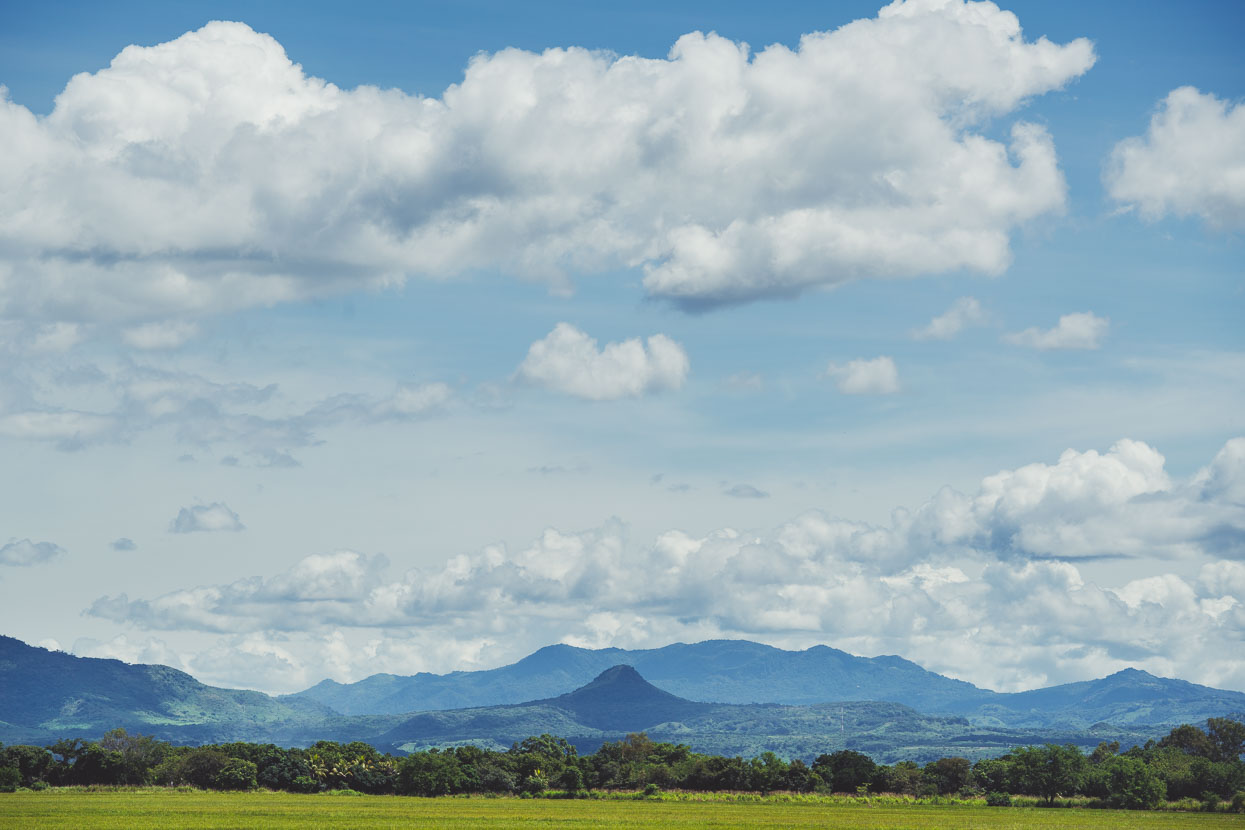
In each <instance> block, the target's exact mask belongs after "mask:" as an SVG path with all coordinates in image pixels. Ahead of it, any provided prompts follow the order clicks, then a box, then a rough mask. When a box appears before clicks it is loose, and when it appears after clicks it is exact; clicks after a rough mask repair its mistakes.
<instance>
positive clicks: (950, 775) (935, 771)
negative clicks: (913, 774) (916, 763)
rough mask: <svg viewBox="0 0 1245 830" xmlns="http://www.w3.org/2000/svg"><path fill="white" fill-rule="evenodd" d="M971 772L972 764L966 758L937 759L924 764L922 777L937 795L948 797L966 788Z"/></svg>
mask: <svg viewBox="0 0 1245 830" xmlns="http://www.w3.org/2000/svg"><path fill="white" fill-rule="evenodd" d="M972 770H973V765H972V762H971V761H969V760H968V759H967V758H939V759H938V760H937V761H931V762H929V763H928V764H926V765H925V769H924V770H923V771H922V775H923V777H924V778H925V781H926V782H928V783H930V784H933V785H934V786H935V787H936V788H937V789H938V794H939V795H949V794H951V793H955V792H959V791H960V790H962V789H964V787H966V786H968V780H969V775H970V774H971V773H972Z"/></svg>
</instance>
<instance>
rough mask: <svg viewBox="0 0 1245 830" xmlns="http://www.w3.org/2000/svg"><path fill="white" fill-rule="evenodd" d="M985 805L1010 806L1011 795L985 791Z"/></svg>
mask: <svg viewBox="0 0 1245 830" xmlns="http://www.w3.org/2000/svg"><path fill="white" fill-rule="evenodd" d="M986 806H987V807H1010V806H1012V797H1011V796H1010V795H1008V794H1007V793H986Z"/></svg>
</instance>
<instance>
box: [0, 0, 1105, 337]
mask: <svg viewBox="0 0 1245 830" xmlns="http://www.w3.org/2000/svg"><path fill="white" fill-rule="evenodd" d="M1093 62H1094V54H1093V49H1092V46H1091V45H1090V43H1089V42H1088V41H1086V40H1084V39H1078V40H1075V41H1073V42H1071V43H1069V44H1066V45H1057V44H1054V43H1051V42H1049V41H1047V40H1045V39H1039V40H1037V41H1035V42H1029V41H1026V40H1025V39H1024V37H1023V34H1022V32H1021V28H1020V24H1019V22H1018V20H1017V18H1016V17H1015V16H1014V15H1013V14H1011V13H1010V12H1006V11H1002V10H1000V9H998V8H997V7H996V6H995V5H994V4H992V3H965V2H961V0H909V1H908V2H896V3H892V4H891V5H889V6H887V7H886V8H884V9H882V10H881V12H879V14H878V16H877V18H875V19H869V20H860V21H856V22H854V23H851V24H849V25H847V26H844V27H842V28H840V29H838V30H835V31H832V32H821V33H813V34H808V35H805V36H804V37H802V39H801V41H800V45H799V47H798V49H796V50H790V49H788V48H785V47H783V46H778V45H776V46H770V47H768V48H766V49H764V50H763V51H760V52H758V53H755V54H752V53H750V51H749V49H748V47H747V46H746V45H745V44H741V43H735V42H732V41H730V40H727V39H724V38H722V37H718V36H716V35H713V34H709V35H704V34H701V33H693V34H688V35H685V36H684V37H682V38H680V39H679V40H678V42H677V43H675V44H674V46H673V47H672V48H671V50H670V53H669V56H668V58H666V59H643V58H638V57H617V56H614V55H609V54H603V53H599V52H591V51H588V50H585V49H580V48H568V49H550V50H548V51H546V52H544V53H542V54H533V53H530V52H524V51H520V50H516V49H507V50H504V51H502V52H499V53H496V54H493V55H480V56H478V57H476V58H474V59H473V60H472V61H471V63H470V65H469V66H468V68H467V70H466V73H465V76H464V78H463V80H462V82H461V83H459V84H456V85H454V86H451V87H450V88H448V89H447V90H446V91H445V92H444V94H443V95H442V96H441V97H440V98H423V97H418V96H411V95H407V94H404V93H403V92H401V91H398V90H380V89H376V88H373V87H360V88H358V89H355V90H343V89H339V88H337V87H335V86H334V85H332V84H330V83H326V82H325V81H323V80H320V79H317V78H313V77H308V76H307V75H306V74H305V73H304V72H303V70H302V68H301V66H299V65H298V64H296V63H293V62H291V60H290V58H289V57H287V55H286V54H285V51H284V50H283V49H282V47H281V45H280V44H279V43H278V42H277V41H275V40H274V39H273V38H271V37H270V36H268V35H265V34H260V33H257V32H255V31H253V30H251V29H250V28H249V27H247V26H246V25H244V24H242V23H227V22H214V23H210V24H208V25H206V26H204V27H203V28H202V29H200V30H198V31H195V32H189V33H187V34H185V35H183V36H182V37H179V38H177V39H176V40H174V41H171V42H168V43H163V44H160V45H157V46H152V47H140V46H130V47H127V48H126V49H124V50H123V51H122V52H121V53H120V54H119V55H117V56H116V58H115V59H114V60H113V61H112V63H111V64H110V65H109V66H108V67H107V68H105V69H102V70H100V71H98V72H95V73H82V74H79V75H76V76H75V77H74V78H73V79H72V80H71V81H70V82H69V83H68V85H67V86H66V87H65V89H64V91H63V92H62V93H61V94H60V96H58V98H57V100H56V105H55V108H54V110H53V111H52V112H51V113H50V114H49V115H48V116H46V117H36V116H35V115H33V114H32V113H31V112H30V111H29V110H27V109H25V108H24V107H22V106H19V105H16V104H14V103H12V102H9V101H7V100H4V99H3V98H0V191H2V192H5V193H8V194H17V195H18V198H12V199H6V200H3V201H0V316H9V317H16V316H25V317H30V316H36V317H42V318H44V319H49V320H66V321H72V320H84V319H86V320H89V319H99V320H121V321H123V320H131V321H140V323H141V321H142V320H144V319H151V320H159V319H163V318H165V317H168V316H170V315H173V316H177V315H194V314H199V313H205V312H212V311H219V310H225V309H232V308H238V307H244V306H252V305H263V304H270V303H275V302H280V301H285V300H290V299H296V298H302V297H306V296H310V295H316V294H319V293H322V292H326V291H334V290H342V289H355V288H361V287H369V286H382V285H387V284H394V283H399V282H401V281H402V280H404V279H406V278H407V277H408V276H411V275H426V276H433V277H445V276H449V275H453V274H457V273H460V272H464V271H470V270H472V269H479V268H499V269H502V270H506V271H510V272H513V273H515V274H517V275H520V276H524V277H528V278H536V279H542V280H552V281H559V280H564V279H565V278H566V277H568V276H569V275H571V274H574V273H579V272H587V271H594V270H606V269H617V268H620V267H641V268H643V270H644V273H645V276H644V284H645V287H646V289H647V291H648V292H649V293H650V294H651V295H653V296H656V297H662V298H668V299H671V300H674V301H677V302H680V303H683V304H686V305H693V306H696V305H701V306H703V305H712V304H717V303H724V302H735V301H744V300H748V299H751V298H756V297H762V296H771V295H789V294H793V293H796V292H799V291H801V290H803V289H805V288H807V287H809V286H814V285H822V284H831V283H837V282H841V281H844V280H848V279H853V278H862V277H887V276H907V275H913V274H919V273H929V272H943V271H948V270H952V269H961V268H968V269H974V270H978V271H983V272H988V273H997V272H999V271H1001V270H1002V269H1004V268H1005V267H1006V266H1007V264H1008V261H1009V256H1010V254H1009V235H1010V233H1011V232H1012V230H1013V229H1014V228H1015V227H1016V226H1018V225H1019V224H1021V223H1024V222H1025V221H1027V220H1030V219H1032V218H1034V217H1036V216H1040V215H1042V214H1046V213H1050V212H1057V211H1059V210H1061V209H1062V207H1063V205H1064V190H1065V186H1064V180H1063V177H1062V175H1061V173H1060V172H1059V170H1058V168H1057V165H1056V158H1055V149H1054V146H1053V144H1052V142H1051V139H1050V137H1049V136H1048V135H1047V134H1046V132H1045V131H1044V130H1043V129H1042V128H1041V127H1039V126H1037V125H1034V124H1029V123H1020V122H1017V123H1015V124H1013V125H1012V126H1011V130H1010V138H1009V139H1008V142H1007V143H1006V144H1004V143H1000V142H999V141H996V140H992V139H989V138H986V137H985V136H984V135H982V134H981V132H980V131H979V128H980V127H983V126H984V125H985V124H986V123H987V122H988V121H989V120H991V119H995V118H1000V117H1006V116H1008V115H1009V114H1010V113H1013V112H1014V111H1015V110H1016V109H1017V108H1018V107H1020V106H1021V105H1022V104H1023V102H1024V101H1025V100H1026V99H1027V98H1029V97H1032V96H1037V95H1041V94H1043V93H1046V92H1048V91H1050V90H1054V89H1058V88H1060V87H1062V86H1064V85H1065V84H1067V83H1069V82H1070V81H1072V80H1073V79H1075V78H1076V77H1078V76H1079V75H1081V74H1082V73H1084V72H1085V71H1086V70H1087V69H1089V67H1090V66H1091V65H1092V64H1093ZM130 331H131V334H130V335H129V336H130V338H131V339H132V340H135V341H136V342H137V343H138V344H139V345H146V346H150V347H161V346H167V345H170V344H175V343H176V342H177V341H178V340H179V339H181V338H183V335H185V333H186V332H189V331H190V329H188V328H182V329H177V330H173V329H167V330H166V329H157V328H150V329H145V328H132V329H131V330H130Z"/></svg>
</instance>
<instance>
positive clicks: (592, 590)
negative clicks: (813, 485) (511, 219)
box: [89, 438, 1245, 688]
mask: <svg viewBox="0 0 1245 830" xmlns="http://www.w3.org/2000/svg"><path fill="white" fill-rule="evenodd" d="M1243 448H1245V438H1238V439H1233V441H1230V442H1228V444H1227V445H1225V448H1224V450H1223V451H1221V452H1220V453H1219V454H1217V455H1216V457H1215V459H1214V460H1213V461H1212V462H1211V464H1210V465H1208V466H1207V467H1206V468H1204V469H1203V470H1201V471H1198V472H1197V473H1195V474H1194V475H1192V476H1190V477H1188V478H1187V479H1183V480H1173V479H1172V478H1171V477H1170V476H1168V474H1167V473H1166V471H1165V464H1164V459H1163V456H1162V455H1161V454H1160V453H1158V452H1157V451H1156V450H1155V449H1154V448H1152V447H1150V446H1148V445H1146V444H1144V443H1142V442H1138V441H1130V440H1121V441H1119V442H1117V443H1116V444H1115V445H1113V446H1112V447H1111V448H1110V449H1108V450H1107V451H1105V452H1098V451H1095V450H1086V451H1075V450H1068V451H1066V452H1064V453H1063V454H1062V455H1060V457H1059V458H1058V460H1057V461H1055V462H1054V463H1044V462H1038V463H1033V464H1028V465H1024V466H1022V467H1018V468H1016V469H1013V470H1004V471H1001V472H999V473H997V474H994V475H991V476H987V477H985V478H984V479H983V480H982V481H981V483H980V485H979V486H978V488H977V489H976V491H975V492H973V493H971V494H965V493H960V492H957V491H955V490H953V489H951V488H943V489H942V490H940V491H939V492H938V493H935V494H934V495H933V496H932V497H931V498H930V499H929V500H928V501H926V502H925V503H924V504H922V505H920V506H919V507H917V508H916V509H913V510H904V509H897V510H896V511H895V512H894V513H893V516H892V519H891V521H890V523H889V524H884V525H875V524H870V523H866V522H859V521H851V520H848V519H842V518H836V517H832V516H830V515H827V514H825V513H822V512H817V511H814V512H809V513H805V514H803V515H801V516H797V517H795V518H793V519H791V520H790V521H788V522H786V523H784V524H782V525H780V526H779V527H777V528H774V529H773V530H770V531H767V532H763V533H753V532H745V531H741V530H737V529H734V528H721V529H719V530H716V531H712V532H709V533H706V534H689V533H686V532H683V531H678V530H671V531H667V532H664V533H661V534H658V535H657V536H656V537H655V538H653V539H651V540H649V541H648V542H647V543H645V544H639V545H633V544H631V543H629V541H628V538H627V536H628V534H627V527H626V525H625V524H623V523H622V522H620V521H617V520H612V521H609V522H606V523H605V524H603V525H602V526H601V527H597V528H591V529H588V530H582V531H578V532H564V531H560V530H557V529H553V528H550V529H547V530H546V531H545V532H544V533H542V534H541V535H540V536H539V537H538V538H536V539H534V540H533V541H532V542H531V543H529V544H528V545H526V546H523V547H520V548H517V549H511V548H507V547H506V546H504V545H491V546H488V547H486V548H484V549H482V550H479V551H477V552H474V553H471V554H461V555H457V556H453V557H451V558H449V559H448V560H446V561H445V562H444V564H443V565H441V566H439V567H435V568H431V569H427V570H421V569H412V570H409V571H406V572H405V573H402V574H398V575H390V574H389V572H388V567H387V562H386V561H385V559H384V558H383V557H379V556H367V555H365V554H360V553H357V552H351V551H339V552H336V553H332V554H317V555H313V556H309V557H306V558H304V559H303V560H301V561H299V562H297V563H295V564H294V565H292V566H291V567H290V568H289V569H288V570H287V571H286V572H284V573H281V574H277V575H275V576H269V577H249V578H246V579H239V580H236V581H234V582H231V583H228V584H223V585H217V586H201V587H197V588H190V589H185V590H180V591H174V592H172V593H169V594H166V595H164V596H160V597H156V598H154V599H135V600H131V599H129V598H128V597H127V596H125V595H120V596H112V597H101V598H100V599H99V600H97V601H96V602H95V603H94V604H93V605H92V607H91V608H90V609H89V613H91V614H93V615H95V616H98V617H102V618H105V619H111V620H115V621H117V622H128V623H131V624H134V625H136V626H138V627H140V628H144V629H168V630H183V629H188V630H197V631H207V632H218V633H222V634H227V635H229V636H230V637H246V636H251V635H253V634H255V632H269V633H270V635H265V636H268V637H269V640H270V641H273V642H278V644H279V645H280V647H281V648H282V649H284V651H285V653H287V654H289V655H294V656H295V657H296V662H297V661H301V662H299V666H300V668H296V669H291V670H290V671H291V672H292V673H291V674H289V675H288V676H289V677H300V678H301V677H304V674H305V672H306V671H307V670H306V668H305V667H306V666H308V665H312V666H318V665H323V664H322V663H320V662H318V661H319V660H320V659H321V658H320V657H318V656H317V655H316V654H315V653H314V651H315V649H317V648H321V647H323V643H324V638H326V637H330V636H332V637H336V636H337V634H336V633H335V632H346V634H344V635H342V636H344V637H349V638H350V641H351V642H363V641H366V642H370V643H373V644H374V643H376V642H379V641H382V640H383V641H385V642H391V643H393V644H394V650H393V651H390V652H388V655H389V656H388V657H387V658H386V659H393V660H394V661H395V663H400V658H399V656H398V655H400V654H406V655H408V659H409V658H410V655H413V654H415V653H417V652H418V651H419V649H420V648H421V647H422V645H423V644H429V645H431V644H433V643H440V645H439V646H437V648H439V649H441V651H440V652H439V653H441V654H442V655H443V657H442V659H443V660H445V661H447V662H440V663H435V662H434V663H432V664H430V663H429V661H428V660H424V661H422V662H419V663H417V665H419V667H420V668H422V669H428V670H446V669H449V668H460V667H461V664H455V663H454V662H451V661H452V660H455V659H459V656H460V655H461V653H462V652H463V650H469V651H470V652H471V653H472V654H473V655H476V656H478V655H479V654H481V653H487V654H491V655H492V657H493V662H494V663H496V662H501V661H502V660H503V659H514V658H517V657H518V656H521V655H522V654H523V653H524V650H525V649H532V648H535V647H538V646H540V645H545V644H548V643H550V642H558V641H568V642H569V641H573V642H582V643H590V644H593V645H597V646H604V645H623V646H628V647H647V646H652V645H660V644H664V643H666V642H670V641H671V640H672V639H686V638H695V639H704V638H707V637H715V636H727V637H751V638H756V639H762V640H765V641H768V642H777V643H789V644H803V645H802V646H801V647H803V646H806V645H809V644H811V643H814V642H832V643H834V644H836V645H838V646H839V647H842V648H849V649H852V650H855V651H857V652H858V653H894V652H899V653H902V654H904V655H905V656H908V657H910V658H912V659H916V660H918V661H920V662H922V663H923V664H924V665H927V666H929V667H930V668H933V669H935V670H940V671H952V672H954V673H955V674H956V676H960V677H967V678H969V679H972V680H974V681H975V682H979V683H986V684H988V685H993V686H996V687H1006V688H1016V687H1023V686H1031V685H1036V684H1040V683H1045V682H1061V681H1066V680H1074V679H1085V678H1086V677H1090V676H1100V675H1101V674H1102V673H1104V672H1106V671H1111V670H1114V669H1116V668H1122V667H1124V666H1126V665H1138V666H1142V667H1145V668H1148V669H1150V670H1152V671H1156V672H1159V673H1163V674H1168V675H1172V674H1175V675H1179V676H1182V677H1188V678H1191V679H1194V680H1200V681H1201V682H1214V683H1219V684H1228V685H1234V686H1236V687H1238V688H1242V687H1245V668H1243V667H1242V666H1241V664H1240V661H1239V660H1237V659H1235V655H1236V649H1235V647H1234V646H1233V645H1232V644H1233V643H1237V642H1239V640H1240V637H1241V634H1242V632H1243V631H1245V565H1243V564H1242V563H1245V503H1242V502H1240V501H1236V500H1234V499H1233V496H1232V493H1233V490H1232V486H1234V485H1232V486H1229V487H1224V486H1221V484H1220V483H1221V482H1224V481H1230V482H1237V481H1240V480H1241V478H1242V477H1243V476H1245V449H1243ZM1228 536H1231V537H1233V538H1235V540H1236V545H1235V547H1232V546H1226V545H1224V544H1223V543H1222V542H1223V539H1224V538H1225V537H1228ZM1225 551H1227V552H1228V553H1226V554H1225ZM1103 556H1124V557H1131V558H1134V559H1137V560H1138V561H1139V562H1140V561H1143V560H1144V561H1145V562H1148V563H1160V565H1159V572H1157V573H1150V574H1137V575H1136V576H1126V577H1125V579H1124V580H1123V581H1122V582H1120V583H1117V584H1114V585H1102V584H1098V583H1096V582H1094V581H1091V580H1089V579H1087V578H1086V577H1085V575H1083V574H1082V572H1081V567H1082V566H1083V563H1084V562H1086V561H1092V560H1094V559H1096V558H1101V557H1103ZM1165 560H1172V561H1176V562H1179V563H1181V566H1180V567H1177V568H1167V567H1163V566H1162V565H1161V563H1162V562H1164V561H1165ZM1199 566H1200V568H1201V570H1200V572H1199V571H1197V570H1196V568H1197V567H1199ZM1190 568H1193V569H1194V570H1192V571H1190ZM1177 570H1179V571H1183V572H1186V573H1187V572H1193V573H1198V574H1199V575H1198V577H1197V578H1195V579H1194V578H1188V577H1184V576H1180V575H1178V574H1176V573H1173V572H1172V571H1177ZM273 632H275V634H273ZM515 632H522V633H521V634H519V635H516V633H515ZM278 635H279V637H278ZM273 637H277V640H273V639H272V638H273ZM226 642H233V640H228V641H226ZM299 642H302V643H303V645H301V646H300V645H298V643H299ZM456 644H457V645H456ZM369 648H370V649H371V650H370V651H368V650H366V649H360V650H358V652H357V654H356V656H354V657H350V656H348V652H349V651H350V650H349V649H347V648H343V649H341V655H342V656H341V661H342V662H341V664H340V665H339V666H338V667H337V669H336V670H337V671H339V672H340V674H339V675H337V676H362V675H363V674H371V673H374V672H375V671H378V670H380V669H378V668H377V663H376V661H375V660H371V659H368V657H367V656H366V655H368V654H371V655H375V654H376V653H377V652H376V648H375V646H374V645H373V646H369ZM261 650H262V649H261ZM410 665H411V663H409V662H408V663H407V664H406V666H407V667H408V668H407V669H406V671H408V672H409V671H410V668H409V667H410ZM226 668H227V667H226V666H225V663H224V662H222V663H221V664H220V666H219V670H220V671H222V672H223V671H224V670H225V669H226ZM311 679H312V680H313V681H314V680H315V679H318V678H314V677H313V678H311ZM291 682H293V681H291Z"/></svg>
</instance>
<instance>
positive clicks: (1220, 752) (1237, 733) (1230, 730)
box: [1206, 718, 1245, 761]
mask: <svg viewBox="0 0 1245 830" xmlns="http://www.w3.org/2000/svg"><path fill="white" fill-rule="evenodd" d="M1206 737H1207V739H1208V740H1209V741H1210V746H1211V752H1210V756H1209V757H1210V759H1211V760H1212V761H1239V760H1240V759H1241V754H1242V753H1245V723H1241V722H1240V721H1234V720H1232V719H1231V718H1209V719H1208V720H1207V721H1206Z"/></svg>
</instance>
